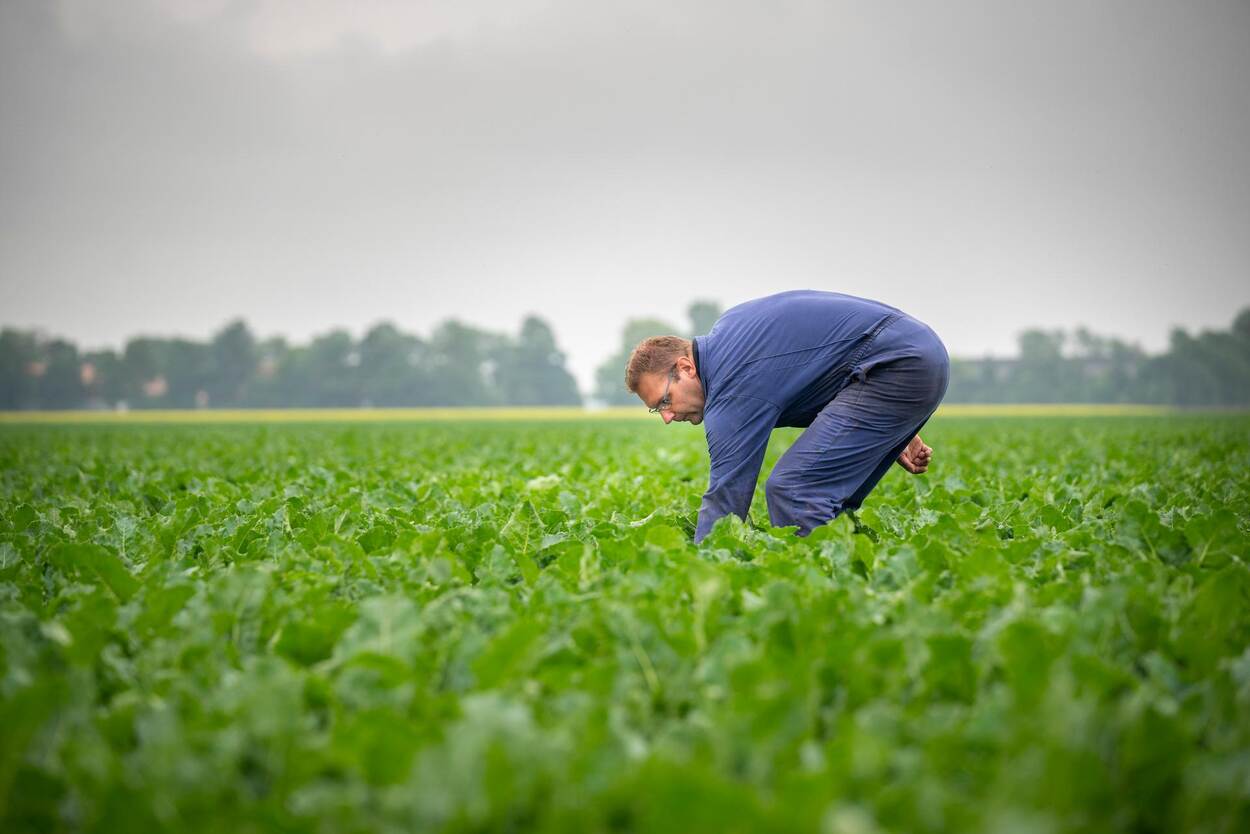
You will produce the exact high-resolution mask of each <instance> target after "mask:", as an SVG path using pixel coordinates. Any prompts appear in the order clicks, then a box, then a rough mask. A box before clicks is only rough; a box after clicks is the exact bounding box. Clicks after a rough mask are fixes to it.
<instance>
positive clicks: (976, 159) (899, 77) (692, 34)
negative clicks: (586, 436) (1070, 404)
mask: <svg viewBox="0 0 1250 834" xmlns="http://www.w3.org/2000/svg"><path fill="white" fill-rule="evenodd" d="M1248 79H1250V3H1247V2H1245V0H1223V1H1222V2H1219V1H1217V0H1191V1H1190V2H1180V0H1174V2H1166V3H1162V2H1155V1H1154V0H1105V1H1104V2H1091V1H1090V0H1079V1H1077V0H1058V1H1057V2H1038V0H1030V2H1015V0H1012V1H1011V2H1007V1H1006V0H984V1H983V2H942V3H936V2H933V3H925V2H911V3H898V2H885V1H883V0H871V1H870V2H858V3H852V2H824V3H822V2H789V1H788V0H769V2H743V0H707V1H706V2H701V1H700V2H679V3H674V2H672V0H628V2H620V3H615V2H613V3H608V2H586V1H585V0H583V1H582V2H574V1H573V0H435V1H434V2H383V1H382V0H353V2H330V0H200V1H199V2H195V1H194V0H128V1H127V2H122V0H109V2H99V1H98V0H60V1H59V2H52V1H51V0H3V2H0V119H2V120H3V129H2V130H0V323H3V324H9V325H18V326H23V327H31V326H37V327H40V328H44V329H46V330H47V331H49V332H52V333H56V334H59V335H64V336H67V337H69V338H72V339H74V340H76V341H77V342H79V344H80V345H83V346H86V347H96V346H103V345H113V346H120V345H121V343H122V342H123V340H124V339H125V338H126V337H127V336H131V335H135V334H138V333H141V332H142V333H156V334H173V333H178V334H185V335H191V336H196V337H202V336H207V335H208V334H210V333H211V332H212V331H214V330H215V329H216V328H218V327H219V326H220V325H221V324H223V323H224V322H225V321H226V320H227V319H229V318H232V317H234V316H237V315H243V316H244V317H245V318H246V319H247V320H248V321H249V322H250V323H251V324H252V326H253V327H254V329H256V330H257V331H258V332H259V333H260V334H261V335H270V334H273V333H282V334H284V335H287V336H289V337H292V338H294V339H297V340H302V339H305V338H307V337H308V336H309V335H310V334H313V333H318V332H324V331H325V330H327V329H329V328H330V327H332V326H335V325H343V326H346V327H348V328H349V329H351V330H353V331H354V332H356V333H360V332H362V331H363V330H364V329H365V328H366V327H367V326H368V325H370V324H371V323H373V322H376V321H378V320H380V319H389V320H392V321H394V322H396V323H397V324H399V325H400V326H401V327H403V328H405V329H409V330H414V331H417V332H421V333H423V334H424V333H427V332H428V331H429V328H430V327H431V326H432V325H433V324H434V323H436V322H438V321H440V320H443V319H445V318H448V317H452V316H454V317H458V318H460V319H462V320H465V321H468V322H471V323H475V324H479V325H483V326H487V327H491V328H496V329H507V330H510V331H514V330H515V329H516V327H517V326H518V325H519V323H520V320H521V318H522V317H523V316H524V315H525V314H527V313H530V312H534V313H538V314H539V315H542V316H543V317H545V318H547V319H548V320H549V321H550V322H551V324H552V325H553V327H554V328H555V330H556V333H557V336H558V337H559V339H560V342H561V345H562V347H563V348H564V349H565V350H566V351H567V352H568V353H569V354H570V364H571V367H572V368H573V369H574V371H575V372H576V373H577V375H578V377H579V379H580V380H581V381H582V383H583V386H584V387H588V386H589V382H590V377H591V373H592V370H593V368H594V367H595V366H596V365H597V364H598V363H599V362H601V361H602V360H603V358H604V357H605V356H606V355H607V354H609V353H611V352H612V351H613V350H614V349H615V347H616V343H617V341H618V339H619V332H620V326H621V324H622V323H623V321H624V320H625V318H627V317H630V316H638V315H655V314H660V315H667V316H668V317H669V318H671V319H673V320H674V321H675V322H677V323H681V322H682V313H683V311H684V309H685V306H686V305H687V304H688V303H689V301H691V300H692V299H694V298H700V297H710V298H714V299H717V300H719V301H721V302H722V303H723V304H725V305H726V306H729V305H732V304H734V303H737V302H739V301H743V300H746V299H748V298H752V297H755V296H759V295H764V294H767V293H770V292H775V291H779V290H783V289H791V288H796V287H814V288H821V289H831V290H838V291H842V292H849V293H853V294H857V295H866V296H870V297H874V298H879V299H881V300H883V301H886V302H889V303H892V304H895V305H897V306H900V307H902V308H903V309H905V310H907V311H908V312H911V313H912V314H914V315H916V316H917V317H919V318H921V319H923V320H925V321H927V322H929V323H930V324H931V325H933V326H934V327H935V329H937V331H938V332H939V333H940V334H941V335H942V337H943V338H944V339H945V341H946V342H947V345H948V346H949V347H950V348H951V352H952V353H955V354H959V355H980V354H984V353H987V352H993V353H997V354H1006V353H1010V352H1012V351H1013V349H1014V336H1015V334H1016V333H1017V332H1018V331H1019V330H1021V329H1023V328H1025V327H1028V326H1033V325H1041V326H1053V327H1072V326H1075V325H1077V324H1084V325H1087V326H1089V327H1091V328H1092V329H1094V330H1096V331H1098V332H1103V333H1108V334H1114V335H1120V336H1123V337H1127V338H1129V339H1132V340H1135V341H1138V342H1140V343H1141V344H1143V345H1144V346H1146V347H1147V348H1150V349H1160V348H1162V347H1163V346H1164V345H1165V343H1166V338H1167V331H1168V329H1169V328H1170V327H1171V326H1173V325H1182V326H1186V327H1189V328H1191V329H1197V328H1201V327H1226V326H1227V325H1228V323H1229V322H1230V321H1231V318H1232V316H1233V314H1234V313H1235V311H1236V310H1237V309H1238V308H1239V307H1241V306H1244V305H1247V304H1250V94H1247V92H1246V90H1247V89H1248V88H1250V86H1248Z"/></svg>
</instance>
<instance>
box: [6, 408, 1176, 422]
mask: <svg viewBox="0 0 1250 834" xmlns="http://www.w3.org/2000/svg"><path fill="white" fill-rule="evenodd" d="M1181 413H1186V412H1182V411H1179V410H1177V409H1174V408H1168V407H1165V406H1152V405H1049V404H1046V405H962V404H961V405H944V406H942V408H941V409H939V411H938V416H939V417H1140V416H1154V415H1165V414H1181ZM630 419H633V420H655V419H656V418H655V417H653V416H651V415H650V414H648V413H647V412H646V410H645V409H643V408H642V407H641V406H637V407H630V406H617V407H613V408H600V409H585V408H576V407H536V408H284V409H203V410H166V411H159V410H152V411H10V412H0V424H4V423H8V424H80V423H81V424H96V423H118V424H143V423H392V422H401V423H402V422H456V421H488V422H489V421H543V422H546V421H576V420H630Z"/></svg>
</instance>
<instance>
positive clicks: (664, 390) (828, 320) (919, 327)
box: [625, 290, 950, 541]
mask: <svg viewBox="0 0 1250 834" xmlns="http://www.w3.org/2000/svg"><path fill="white" fill-rule="evenodd" d="M949 372H950V360H949V358H948V357H947V354H946V348H945V347H944V346H943V345H942V342H941V340H940V339H938V337H937V335H936V334H935V333H934V332H933V331H932V330H931V329H929V327H928V326H927V325H925V324H923V323H921V322H919V321H917V320H916V319H914V318H911V317H910V316H908V315H906V314H905V313H903V312H902V311H901V310H898V309H896V308H894V307H890V306H888V305H885V304H882V303H880V302H877V301H870V300H868V299H865V298H856V297H854V296H850V295H842V294H840V293H831V292H818V291H815V290H796V291H793V292H784V293H780V294H778V295H771V296H768V297H767V298H760V299H757V300H755V301H748V302H747V303H745V304H740V305H738V306H737V307H734V308H733V309H731V310H729V311H727V312H726V313H725V314H724V315H722V316H721V317H720V318H719V319H718V320H717V321H716V324H715V325H714V326H713V327H712V330H711V332H710V333H708V334H707V335H706V336H699V337H697V338H694V339H683V338H681V337H678V336H653V337H651V338H649V339H644V340H643V341H642V342H641V343H639V345H638V347H636V348H635V349H634V352H633V354H632V355H631V356H630V358H629V364H628V366H627V367H626V369H625V384H626V385H627V386H628V387H629V390H630V391H633V392H634V393H635V394H637V395H638V397H639V398H640V399H641V400H642V401H643V402H644V403H645V404H646V405H647V407H648V408H649V409H650V410H651V411H652V412H653V413H658V414H659V415H661V416H662V417H663V418H664V422H665V423H671V422H673V421H674V420H679V421H683V422H688V423H693V424H694V425H698V424H700V423H703V425H704V429H705V431H706V433H707V447H708V453H709V454H710V456H711V462H712V471H711V476H710V478H709V481H708V488H707V492H706V493H704V495H703V504H702V506H701V507H700V509H699V524H698V528H697V529H696V531H695V541H700V540H702V539H703V537H704V536H706V535H707V534H708V532H709V531H710V530H711V529H712V525H713V524H714V523H715V522H716V520H717V519H718V518H720V517H721V516H723V515H726V514H728V513H734V514H736V515H738V516H740V517H742V518H743V519H746V517H747V512H748V511H749V510H750V508H751V498H752V496H753V494H754V492H755V481H756V478H757V477H758V475H759V471H760V465H761V464H762V463H763V461H764V450H765V449H766V448H767V446H768V437H769V434H770V433H771V432H772V430H773V429H774V428H776V427H778V426H799V427H805V428H806V431H804V432H803V433H802V434H801V435H800V436H799V438H798V439H797V440H796V441H795V442H794V445H792V446H791V447H790V448H789V449H788V450H786V453H785V454H784V455H782V457H781V460H779V461H778V462H777V465H776V467H774V468H773V472H772V474H771V475H769V477H768V481H767V483H766V484H765V488H764V489H765V496H766V498H767V500H768V515H769V517H770V519H771V520H772V523H773V524H774V525H775V526H777V527H788V526H792V525H793V526H797V527H798V528H799V534H800V535H806V534H808V533H810V532H811V531H812V529H813V528H815V527H818V526H820V525H822V524H825V523H827V522H829V521H831V520H832V519H833V518H835V517H836V516H837V515H838V514H839V513H841V512H842V511H843V510H849V509H855V508H857V507H859V506H860V504H861V503H862V502H863V500H864V498H865V497H866V496H867V495H868V493H869V492H871V491H872V489H873V487H875V486H876V485H877V482H878V481H880V480H881V477H882V476H883V475H885V473H886V471H887V470H888V469H889V468H890V464H891V463H893V462H894V461H895V460H897V461H898V463H899V464H901V465H902V466H903V468H904V469H906V470H907V471H909V472H912V473H914V474H920V473H922V472H924V471H925V470H926V469H927V468H928V466H929V462H930V460H931V457H932V454H933V450H932V449H931V448H929V447H928V446H926V445H925V443H924V441H922V440H921V439H920V436H919V431H920V429H921V427H922V426H924V424H925V422H926V421H927V420H928V419H929V417H930V416H932V414H933V412H934V411H935V410H936V409H937V406H938V403H939V402H941V401H942V396H943V395H944V394H945V393H946V384H947V381H948V378H949Z"/></svg>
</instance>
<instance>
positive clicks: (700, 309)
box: [686, 300, 722, 336]
mask: <svg viewBox="0 0 1250 834" xmlns="http://www.w3.org/2000/svg"><path fill="white" fill-rule="evenodd" d="M721 312H722V310H721V307H720V304H718V303H717V302H715V301H706V300H699V301H695V302H693V303H692V304H691V305H690V306H689V307H687V308H686V316H687V317H689V319H690V335H691V336H702V335H704V334H706V333H708V332H709V331H711V329H712V325H714V324H716V320H717V319H718V318H720V316H721Z"/></svg>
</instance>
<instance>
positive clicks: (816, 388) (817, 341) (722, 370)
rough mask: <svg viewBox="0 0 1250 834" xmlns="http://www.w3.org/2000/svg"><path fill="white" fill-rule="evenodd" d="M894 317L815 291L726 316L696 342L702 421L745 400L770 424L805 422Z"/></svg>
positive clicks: (859, 301)
mask: <svg viewBox="0 0 1250 834" xmlns="http://www.w3.org/2000/svg"><path fill="white" fill-rule="evenodd" d="M900 315H902V314H901V312H900V311H899V310H897V309H896V308H894V307H890V306H889V305H886V304H882V303H880V302H878V301H871V300H869V299H865V298H856V297H855V296H850V295H843V294H841V293H832V292H820V291H817V290H795V291H792V292H784V293H779V294H777V295H770V296H767V297H765V298H760V299H756V300H754V301H748V302H746V303H745V304H740V305H738V306H737V307H734V308H732V309H730V310H728V311H727V312H726V313H725V314H724V315H722V316H721V317H720V318H719V319H718V320H717V322H716V325H715V326H714V327H713V328H712V331H711V332H710V333H709V334H707V335H706V336H701V337H699V338H697V339H695V345H696V347H695V349H696V351H697V355H698V362H697V364H698V368H699V377H700V379H701V380H702V381H703V387H704V391H705V394H706V397H707V402H706V409H707V415H708V416H707V419H708V420H709V421H710V422H711V423H712V424H714V423H715V413H716V411H717V410H718V401H727V399H728V398H742V397H749V398H752V399H757V400H764V401H766V402H768V403H770V404H771V405H773V406H775V407H776V408H777V413H778V418H779V419H778V421H777V423H776V425H784V426H806V425H808V424H810V423H811V420H812V418H813V417H814V416H815V414H816V412H818V411H819V410H820V409H821V407H823V406H824V405H825V403H827V402H828V401H829V400H831V399H832V398H833V397H834V396H835V395H836V394H837V392H838V390H840V389H841V388H842V387H843V386H844V385H845V384H846V382H847V381H848V379H849V377H850V375H851V373H852V371H853V370H854V369H853V368H851V367H849V366H848V365H847V363H848V362H849V361H850V360H851V359H852V358H855V353H856V350H857V348H859V347H861V346H862V345H863V343H864V342H865V341H866V340H867V339H868V338H869V337H870V336H871V334H872V333H873V332H874V331H876V330H877V329H878V328H880V327H881V326H882V325H883V324H886V323H888V322H889V321H891V320H893V319H894V318H897V317H899V316H900ZM858 359H860V360H863V359H865V357H864V356H860V357H858ZM725 405H729V403H728V402H725ZM731 410H732V409H731ZM709 430H712V429H711V428H709Z"/></svg>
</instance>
